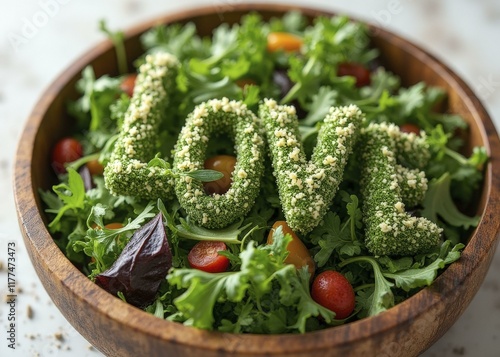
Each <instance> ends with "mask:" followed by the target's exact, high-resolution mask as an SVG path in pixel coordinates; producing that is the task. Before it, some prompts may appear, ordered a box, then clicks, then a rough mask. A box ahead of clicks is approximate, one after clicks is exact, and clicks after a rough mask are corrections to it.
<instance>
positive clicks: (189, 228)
mask: <svg viewBox="0 0 500 357" xmlns="http://www.w3.org/2000/svg"><path fill="white" fill-rule="evenodd" d="M180 222H181V224H179V225H177V226H176V233H177V234H178V235H179V237H182V238H188V239H194V240H218V241H222V242H225V243H232V244H238V243H241V241H240V240H239V239H238V237H239V235H240V233H241V232H242V231H243V230H245V229H246V228H248V224H247V225H245V226H243V227H241V223H242V222H243V220H240V221H238V222H235V223H233V224H232V225H230V226H228V227H226V228H223V229H207V228H203V227H200V226H197V225H195V224H193V223H191V222H190V221H189V217H187V218H186V219H183V218H181V219H180Z"/></svg>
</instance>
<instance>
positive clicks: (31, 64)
mask: <svg viewBox="0 0 500 357" xmlns="http://www.w3.org/2000/svg"><path fill="white" fill-rule="evenodd" d="M239 2H243V1H241V0H211V1H202V0H183V1H166V0H164V1H161V2H159V1H154V0H143V1H139V0H125V1H123V0H122V1H119V0H107V1H102V0H101V1H99V0H87V1H82V0H80V1H78V0H40V1H39V0H19V1H15V2H14V1H7V0H1V5H0V9H1V11H0V123H1V130H0V143H1V144H0V145H1V150H0V197H1V205H0V261H2V262H3V263H4V264H5V262H6V261H7V244H8V242H15V244H16V246H17V262H16V269H17V271H16V273H17V278H16V279H17V286H18V287H19V288H21V291H19V292H18V293H19V294H18V299H17V302H16V310H17V312H16V314H17V315H16V318H17V321H16V322H17V325H16V328H17V331H16V334H17V336H16V338H17V343H16V349H15V350H11V349H8V348H7V343H8V342H7V337H8V336H7V332H6V331H7V329H8V326H7V325H8V313H9V306H8V305H7V304H4V303H3V302H2V304H1V305H0V356H5V357H7V356H61V357H63V356H64V357H65V356H72V357H81V356H91V357H98V356H100V353H99V352H97V351H96V350H95V349H93V348H92V347H91V346H90V344H89V343H88V342H87V341H85V340H84V338H83V337H81V336H80V335H79V334H78V332H76V331H75V330H74V329H73V328H72V327H71V326H70V325H69V324H68V323H67V322H66V320H65V319H64V317H62V315H61V314H60V313H59V311H58V310H57V308H56V307H54V305H53V304H52V303H51V301H50V298H49V297H48V295H47V294H46V292H45V291H44V289H43V287H42V286H41V284H40V282H39V280H38V278H37V276H36V274H35V272H34V270H33V268H32V266H31V262H30V261H29V258H28V256H27V254H26V250H25V248H24V246H23V242H22V237H21V234H20V232H19V228H18V225H17V218H16V214H15V210H14V202H13V196H12V189H11V187H12V186H11V185H12V184H11V182H12V167H13V159H14V153H15V149H16V145H17V137H18V136H19V134H20V132H21V130H22V128H23V123H24V121H25V120H26V118H27V117H28V115H29V113H30V111H31V109H32V107H33V105H34V104H35V102H36V101H37V99H38V98H39V96H40V95H41V94H42V92H43V90H44V88H46V87H47V86H48V85H49V84H50V83H51V82H52V81H53V80H54V79H55V77H56V76H57V75H58V74H59V73H60V72H61V71H62V70H63V69H64V68H66V67H67V66H68V65H69V64H70V63H71V62H72V61H73V60H75V59H76V58H78V56H80V55H81V54H82V53H84V52H85V51H87V50H88V49H89V48H91V47H92V46H93V45H95V44H96V43H97V42H98V41H100V40H101V39H102V38H103V36H102V35H101V34H100V33H99V32H98V31H97V22H98V20H99V19H101V18H105V19H107V21H108V24H109V26H110V27H111V28H113V29H117V28H126V27H127V26H130V25H133V24H137V23H138V22H140V21H142V20H146V19H150V18H152V17H154V16H156V15H158V14H160V13H165V12H169V11H175V10H178V9H182V8H188V7H194V6H199V5H201V4H204V5H209V6H214V7H220V6H221V5H231V4H234V3H239ZM254 2H255V1H254ZM263 2H265V1H263ZM276 2H280V3H294V4H306V5H310V6H316V7H319V8H327V9H333V10H337V11H338V12H347V13H349V14H352V15H355V16H358V17H360V18H362V19H366V20H368V21H371V22H374V23H378V24H379V25H382V26H385V27H387V28H388V29H391V30H394V31H396V32H398V33H400V34H402V35H405V36H407V37H408V38H410V39H412V40H414V41H415V42H416V43H418V44H420V45H422V46H423V47H425V48H427V49H428V50H430V51H431V52H432V53H434V54H435V55H436V56H438V57H439V58H441V59H443V60H444V61H445V62H446V63H448V64H449V65H450V66H451V67H452V68H453V69H454V70H456V72H457V73H459V74H460V75H462V76H463V77H464V78H465V80H466V81H467V82H468V83H469V84H470V85H471V87H472V88H474V89H476V90H477V91H478V93H480V96H481V98H482V99H483V100H484V103H485V105H486V107H487V109H488V110H489V112H490V113H491V115H492V116H493V118H494V120H495V123H496V126H497V127H499V128H500V90H499V88H500V65H498V59H499V58H500V46H499V45H498V43H499V42H498V37H499V35H500V2H498V1H497V0H482V1H467V0H447V1H435V0H425V1H411V0H392V1H382V0H371V1H362V0H337V1H335V0H308V1H276ZM30 24H31V25H30ZM499 276H500V253H498V252H497V254H496V257H495V260H494V262H493V264H492V266H491V269H490V271H489V274H488V275H487V277H486V280H485V281H484V283H483V285H482V287H481V289H480V291H479V293H478V294H477V296H476V298H475V299H474V300H473V302H472V303H471V305H470V306H469V307H468V309H467V310H466V311H465V313H464V314H463V315H462V317H461V318H460V319H459V321H458V322H457V323H456V324H455V325H454V326H453V327H452V328H451V329H450V330H449V331H448V332H447V333H446V334H445V335H444V336H443V337H442V338H441V339H440V340H439V341H438V342H437V343H436V344H435V345H434V346H432V347H431V348H430V349H429V350H428V351H426V352H425V353H424V356H427V357H431V356H442V357H449V356H485V357H488V356H491V357H493V356H498V355H499V352H498V351H499V350H500V289H499V286H500V278H499ZM0 294H1V295H2V296H5V295H6V294H7V276H6V273H5V271H2V272H0ZM30 309H31V310H32V316H31V317H30V316H29V313H28V310H30Z"/></svg>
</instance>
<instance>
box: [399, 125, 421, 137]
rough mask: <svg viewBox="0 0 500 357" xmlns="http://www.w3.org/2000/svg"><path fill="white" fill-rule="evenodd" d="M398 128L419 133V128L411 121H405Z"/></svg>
mask: <svg viewBox="0 0 500 357" xmlns="http://www.w3.org/2000/svg"><path fill="white" fill-rule="evenodd" d="M399 130H401V131H402V132H403V133H408V134H409V133H415V134H417V135H420V128H419V127H418V125H416V124H412V123H405V124H403V125H401V126H400V127H399Z"/></svg>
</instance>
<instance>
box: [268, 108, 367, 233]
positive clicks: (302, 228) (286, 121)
mask: <svg viewBox="0 0 500 357" xmlns="http://www.w3.org/2000/svg"><path fill="white" fill-rule="evenodd" d="M260 116H261V118H262V120H263V121H264V123H265V128H266V135H267V141H268V144H269V150H270V153H271V158H272V164H273V169H274V175H275V177H276V180H277V184H278V190H279V195H280V200H281V204H282V207H283V211H284V214H285V217H286V221H287V223H288V225H289V226H290V228H292V229H293V230H294V231H297V232H301V233H308V232H309V231H311V230H312V229H313V228H314V227H316V226H317V225H318V224H319V222H320V221H321V219H322V218H323V216H324V215H325V213H326V212H327V209H328V206H329V205H330V204H331V202H332V200H333V197H334V195H335V193H336V191H337V189H338V186H339V184H340V182H341V180H342V176H343V172H344V168H345V165H346V163H347V158H348V157H349V155H350V153H351V152H352V147H353V145H354V143H355V141H356V137H357V133H358V131H359V126H360V125H361V123H362V120H363V114H362V113H361V111H360V110H359V108H358V107H357V106H355V105H350V106H348V107H339V108H335V107H332V108H331V109H330V112H329V114H328V115H327V116H326V118H325V120H324V123H323V125H322V126H321V129H320V131H319V134H318V143H317V145H316V147H315V148H314V152H313V154H312V157H311V160H310V161H309V162H308V161H307V159H306V155H305V153H304V150H303V147H302V144H301V142H300V139H299V129H298V119H297V116H296V114H295V108H294V107H293V106H287V105H278V104H277V103H276V101H274V100H272V99H266V100H265V101H264V103H263V104H262V105H261V106H260Z"/></svg>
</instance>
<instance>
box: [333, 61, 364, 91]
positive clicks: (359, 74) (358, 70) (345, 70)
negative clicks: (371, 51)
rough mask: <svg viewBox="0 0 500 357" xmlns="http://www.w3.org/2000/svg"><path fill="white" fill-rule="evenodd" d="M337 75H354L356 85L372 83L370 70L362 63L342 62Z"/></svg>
mask: <svg viewBox="0 0 500 357" xmlns="http://www.w3.org/2000/svg"><path fill="white" fill-rule="evenodd" d="M337 75H338V76H339V77H342V76H352V77H354V78H356V87H358V88H360V87H364V86H367V85H370V83H371V79H370V71H369V70H368V69H367V68H366V67H364V66H363V65H362V64H358V63H351V62H344V63H340V64H339V67H338V68H337Z"/></svg>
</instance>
